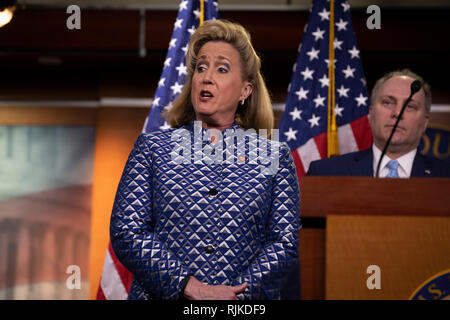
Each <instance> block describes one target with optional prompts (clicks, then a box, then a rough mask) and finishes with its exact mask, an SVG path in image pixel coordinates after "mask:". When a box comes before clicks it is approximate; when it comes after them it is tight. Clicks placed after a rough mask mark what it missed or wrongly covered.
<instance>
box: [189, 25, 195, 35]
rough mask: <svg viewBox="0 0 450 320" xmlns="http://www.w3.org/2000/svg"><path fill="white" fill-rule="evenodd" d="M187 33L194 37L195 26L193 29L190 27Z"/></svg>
mask: <svg viewBox="0 0 450 320" xmlns="http://www.w3.org/2000/svg"><path fill="white" fill-rule="evenodd" d="M187 31H188V32H189V34H190V35H191V36H192V35H193V34H194V32H195V25H192V27H190V28H189V29H188V30H187Z"/></svg>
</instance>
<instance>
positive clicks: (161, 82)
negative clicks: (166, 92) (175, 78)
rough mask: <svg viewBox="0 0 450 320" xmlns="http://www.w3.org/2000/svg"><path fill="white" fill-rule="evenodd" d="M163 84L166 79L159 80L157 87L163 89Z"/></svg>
mask: <svg viewBox="0 0 450 320" xmlns="http://www.w3.org/2000/svg"><path fill="white" fill-rule="evenodd" d="M164 82H166V78H161V79H159V82H158V87H164V86H165V84H164Z"/></svg>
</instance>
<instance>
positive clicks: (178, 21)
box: [174, 19, 183, 30]
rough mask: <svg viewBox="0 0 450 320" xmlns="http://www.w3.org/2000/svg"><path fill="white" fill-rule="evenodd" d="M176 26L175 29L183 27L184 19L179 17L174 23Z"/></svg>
mask: <svg viewBox="0 0 450 320" xmlns="http://www.w3.org/2000/svg"><path fill="white" fill-rule="evenodd" d="M174 26H175V30H177V29H178V28H181V27H182V26H183V19H177V21H175V23H174Z"/></svg>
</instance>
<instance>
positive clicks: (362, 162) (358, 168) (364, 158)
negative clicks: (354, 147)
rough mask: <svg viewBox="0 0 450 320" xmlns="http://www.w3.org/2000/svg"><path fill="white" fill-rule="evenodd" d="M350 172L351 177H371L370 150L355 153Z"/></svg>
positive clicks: (371, 160) (371, 154) (371, 162)
mask: <svg viewBox="0 0 450 320" xmlns="http://www.w3.org/2000/svg"><path fill="white" fill-rule="evenodd" d="M350 171H351V173H352V176H364V177H373V153H372V148H369V149H366V150H363V151H361V152H357V153H355V156H354V158H353V163H352V166H351V168H350Z"/></svg>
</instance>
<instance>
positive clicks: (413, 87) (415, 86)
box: [411, 80, 422, 95]
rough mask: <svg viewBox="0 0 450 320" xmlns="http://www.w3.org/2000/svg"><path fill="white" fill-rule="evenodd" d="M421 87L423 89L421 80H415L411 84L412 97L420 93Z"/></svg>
mask: <svg viewBox="0 0 450 320" xmlns="http://www.w3.org/2000/svg"><path fill="white" fill-rule="evenodd" d="M421 87H422V82H420V81H419V80H414V81H413V82H412V83H411V95H413V94H414V93H416V92H417V91H419V90H420V88H421Z"/></svg>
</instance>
